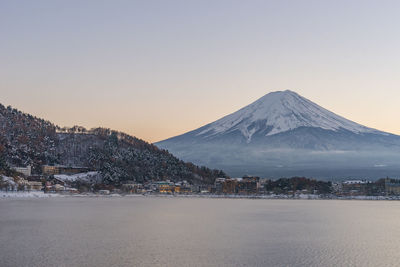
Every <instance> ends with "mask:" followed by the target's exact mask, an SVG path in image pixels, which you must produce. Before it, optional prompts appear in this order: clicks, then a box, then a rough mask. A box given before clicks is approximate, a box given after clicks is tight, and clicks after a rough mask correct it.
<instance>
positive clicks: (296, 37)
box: [0, 0, 400, 142]
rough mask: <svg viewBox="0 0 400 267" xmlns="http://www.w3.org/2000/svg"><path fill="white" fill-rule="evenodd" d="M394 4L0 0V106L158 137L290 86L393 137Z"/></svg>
mask: <svg viewBox="0 0 400 267" xmlns="http://www.w3.org/2000/svg"><path fill="white" fill-rule="evenodd" d="M399 14H400V1H378V0H377V1H366V0H363V1H361V0H360V1H351V0H347V1H338V0H335V1H323V0H317V1H307V0H303V1H295V0H293V1H284V0H276V1H265V0H264V1H234V0H227V1H218V0H212V1H190V0H183V1H167V0H163V1H161V0H160V1H151V0H145V1H144V0H143V1H114V0H113V1H111V0H110V1H84V0H79V1H55V0H51V1H40V0H35V1H31V0H29V1H18V0H17V1H16V0H11V1H5V0H0V103H2V104H3V105H6V106H7V105H12V106H13V107H16V108H18V109H20V110H22V111H25V112H28V113H31V114H33V115H36V116H39V117H42V118H45V119H48V120H51V121H52V122H54V123H56V124H58V125H60V126H72V125H75V124H78V125H82V126H85V127H87V128H91V127H94V126H103V127H109V128H113V129H117V130H120V131H124V132H127V133H129V134H132V135H135V136H137V137H139V138H143V139H145V140H147V141H150V142H154V141H159V140H162V139H165V138H168V137H171V136H174V135H178V134H181V133H184V132H186V131H189V130H192V129H195V128H197V127H199V126H202V125H204V124H206V123H209V122H212V121H214V120H216V119H219V118H220V117H222V116H224V115H227V114H229V113H231V112H234V111H236V110H237V109H239V108H241V107H243V106H245V105H247V104H249V103H251V102H252V101H254V100H256V99H258V98H259V97H261V96H263V95H264V94H266V93H268V92H271V91H277V90H285V89H291V90H293V91H296V92H297V93H299V94H301V95H303V96H305V97H307V98H309V99H310V100H312V101H314V102H316V103H318V104H319V105H322V106H323V107H325V108H327V109H329V110H331V111H333V112H335V113H337V114H339V115H342V116H344V117H346V118H348V119H351V120H354V121H356V122H358V123H361V124H364V125H366V126H369V127H373V128H377V129H380V130H384V131H389V132H392V133H396V134H400V116H399V115H400V105H399V101H400V51H399V49H400V32H399V31H400V16H399Z"/></svg>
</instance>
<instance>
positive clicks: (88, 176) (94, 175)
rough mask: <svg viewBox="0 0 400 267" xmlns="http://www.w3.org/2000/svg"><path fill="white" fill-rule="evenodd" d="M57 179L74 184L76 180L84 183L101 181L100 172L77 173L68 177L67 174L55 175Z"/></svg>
mask: <svg viewBox="0 0 400 267" xmlns="http://www.w3.org/2000/svg"><path fill="white" fill-rule="evenodd" d="M54 177H55V178H57V179H60V180H62V181H66V182H74V181H76V180H82V181H88V182H89V181H97V179H99V173H98V172H83V173H77V174H72V175H66V174H56V175H54Z"/></svg>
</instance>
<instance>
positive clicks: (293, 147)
mask: <svg viewBox="0 0 400 267" xmlns="http://www.w3.org/2000/svg"><path fill="white" fill-rule="evenodd" d="M156 145H157V146H159V147H161V148H165V149H168V150H169V151H171V152H172V153H174V154H175V155H177V156H178V157H180V158H182V159H185V160H190V161H192V162H195V163H199V164H208V166H213V167H219V168H223V169H224V170H226V171H227V172H228V173H229V174H231V175H242V174H243V172H249V173H250V174H257V175H262V176H286V175H309V176H311V175H318V176H319V178H329V177H332V176H335V173H339V172H336V171H335V170H344V169H352V171H351V173H353V174H354V175H353V174H352V175H353V176H357V177H363V176H369V177H372V178H374V177H375V176H376V175H383V172H382V171H383V168H381V169H377V167H375V166H385V167H386V168H384V170H388V169H390V168H394V170H397V165H398V163H397V161H396V159H398V158H399V157H398V152H399V151H400V137H399V136H397V135H393V134H389V133H386V132H382V131H378V130H375V129H372V128H368V127H365V126H363V125H360V124H357V123H355V122H352V121H350V120H347V119H345V118H343V117H341V116H338V115H336V114H334V113H333V112H330V111H328V110H326V109H324V108H322V107H320V106H318V105H317V104H315V103H313V102H312V101H310V100H308V99H306V98H304V97H301V96H300V95H298V94H297V93H295V92H292V91H289V90H287V91H283V92H273V93H270V94H267V95H265V96H263V97H262V98H260V99H258V100H257V101H255V102H254V103H252V104H250V105H248V106H246V107H244V108H242V109H240V110H238V111H236V112H234V113H232V114H230V115H228V116H225V117H223V118H222V119H219V120H217V121H215V122H213V123H210V124H207V125H205V126H203V127H201V128H199V129H196V130H194V131H191V132H188V133H186V134H183V135H180V136H177V137H173V138H170V139H167V140H165V141H161V142H158V143H156ZM327 168H330V170H329V171H326V172H325V171H324V170H327ZM319 170H321V171H319ZM354 170H355V171H354ZM357 170H359V171H357ZM296 171H297V172H298V173H296ZM349 173H350V171H349ZM381 173H382V174H381ZM377 177H379V176H377Z"/></svg>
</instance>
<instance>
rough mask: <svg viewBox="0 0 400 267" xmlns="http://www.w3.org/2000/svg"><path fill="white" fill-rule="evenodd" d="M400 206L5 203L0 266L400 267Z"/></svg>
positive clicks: (152, 200) (0, 217)
mask: <svg viewBox="0 0 400 267" xmlns="http://www.w3.org/2000/svg"><path fill="white" fill-rule="evenodd" d="M399 226H400V202H395V201H392V202H391V201H341V200H246V199H196V198H192V199H187V198H159V197H132V198H129V197H125V198H57V199H20V200H18V199H11V200H10V199H4V200H0V266H398V265H399V262H400V253H399V251H398V249H399V248H400V227H399Z"/></svg>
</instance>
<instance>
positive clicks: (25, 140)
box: [0, 105, 225, 184]
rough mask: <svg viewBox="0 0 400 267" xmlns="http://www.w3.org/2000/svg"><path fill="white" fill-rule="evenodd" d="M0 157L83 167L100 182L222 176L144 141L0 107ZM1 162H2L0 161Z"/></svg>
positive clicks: (37, 170)
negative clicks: (101, 178)
mask: <svg viewBox="0 0 400 267" xmlns="http://www.w3.org/2000/svg"><path fill="white" fill-rule="evenodd" d="M0 157H1V158H2V160H3V161H5V162H6V163H7V164H8V165H13V166H26V165H32V168H33V172H35V173H40V172H41V165H44V164H63V165H71V166H72V165H75V166H84V167H89V168H91V169H95V170H99V171H101V172H102V174H103V176H104V179H105V182H108V183H114V184H118V183H122V182H123V181H126V180H135V181H137V182H144V181H149V180H164V179H171V180H188V181H190V182H193V183H212V182H213V181H214V179H215V178H216V177H220V176H221V177H223V176H225V174H224V173H223V172H222V171H219V170H211V169H208V168H206V167H198V166H196V165H194V164H191V163H186V162H184V161H182V160H179V159H178V158H176V157H174V156H173V155H172V154H170V153H169V152H167V151H165V150H162V149H159V148H157V147H156V146H154V145H152V144H149V143H147V142H145V141H143V140H140V139H138V138H135V137H133V136H129V135H127V134H124V133H121V132H117V131H112V130H110V129H104V128H96V129H91V130H86V129H85V128H83V127H78V126H75V127H72V128H60V127H58V126H56V125H54V124H52V123H51V122H49V121H46V120H43V119H39V118H36V117H34V116H32V115H30V114H25V113H23V112H21V111H19V110H17V109H13V108H11V107H10V106H9V107H7V108H6V107H4V106H3V105H0ZM0 166H1V165H0Z"/></svg>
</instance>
